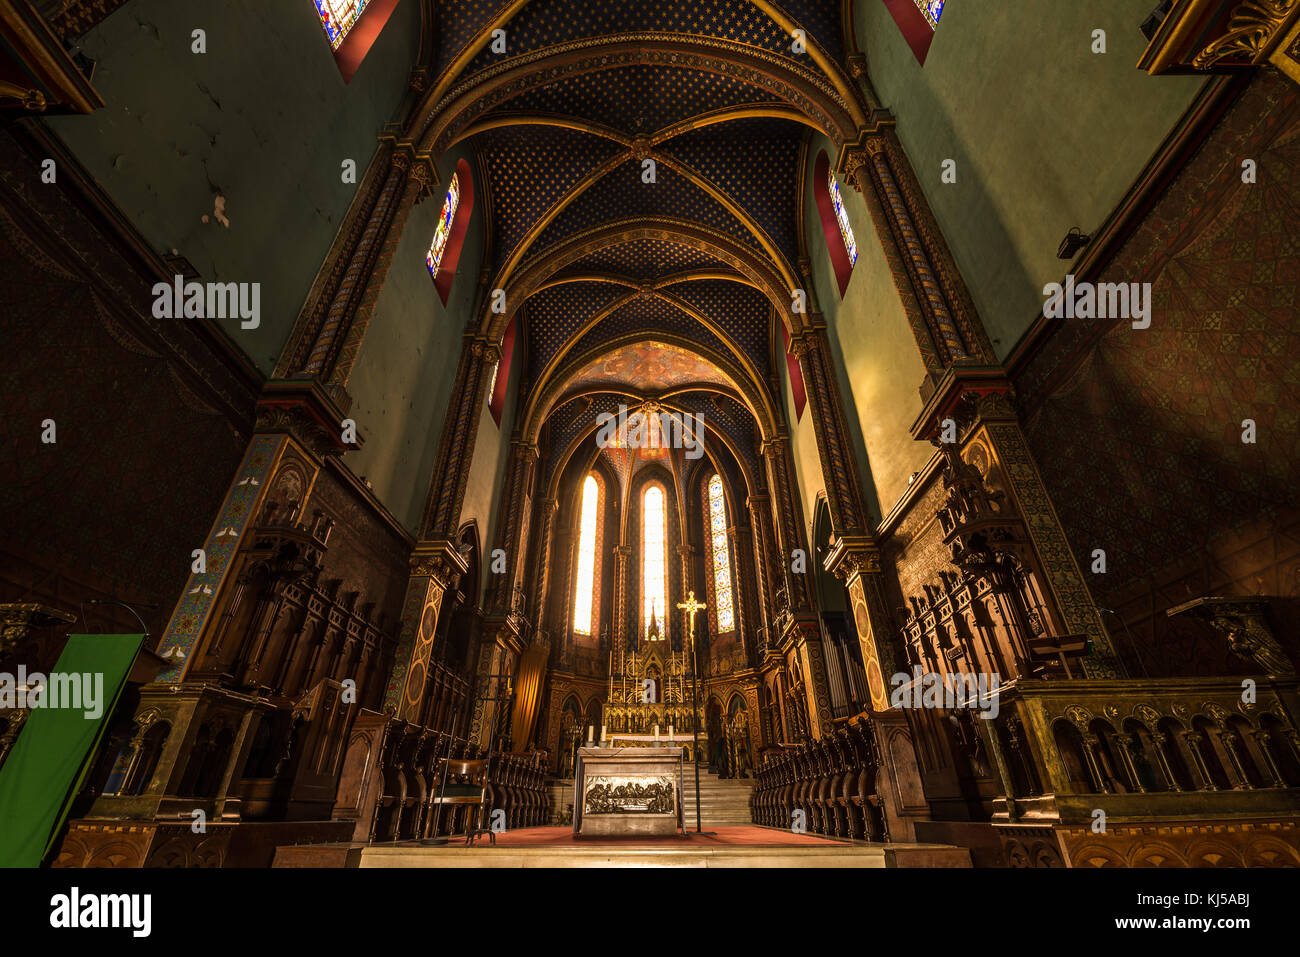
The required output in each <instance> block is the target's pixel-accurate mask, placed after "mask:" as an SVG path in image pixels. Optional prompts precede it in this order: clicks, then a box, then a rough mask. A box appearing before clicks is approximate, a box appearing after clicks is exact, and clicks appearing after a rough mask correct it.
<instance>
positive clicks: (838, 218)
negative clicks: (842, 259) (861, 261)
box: [826, 171, 858, 266]
mask: <svg viewBox="0 0 1300 957" xmlns="http://www.w3.org/2000/svg"><path fill="white" fill-rule="evenodd" d="M826 179H827V184H826V188H827V189H828V190H829V191H830V194H831V205H832V206H834V207H835V222H837V223H839V226H840V236H841V237H842V238H843V239H844V249H845V251H846V252H848V254H849V265H850V266H852V265H855V264H856V263H857V261H858V243H857V240H855V239H854V238H853V227H852V226H850V225H849V214H848V213H846V212H845V211H844V200H843V199H841V198H840V184H839V183H837V182H835V174H834V173H831V172H829V171H828V172H827V174H826Z"/></svg>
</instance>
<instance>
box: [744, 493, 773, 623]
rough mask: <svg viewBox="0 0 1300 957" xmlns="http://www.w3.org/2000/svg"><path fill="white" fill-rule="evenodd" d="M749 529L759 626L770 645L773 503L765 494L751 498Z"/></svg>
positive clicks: (749, 501) (749, 503)
mask: <svg viewBox="0 0 1300 957" xmlns="http://www.w3.org/2000/svg"><path fill="white" fill-rule="evenodd" d="M746 504H747V506H748V507H749V521H750V526H751V527H752V528H753V530H754V583H755V585H756V586H757V591H758V594H757V595H756V596H755V597H756V599H757V603H758V615H759V617H758V620H757V623H758V626H759V627H760V628H761V629H762V631H763V633H764V634H765V635H766V636H767V638H768V641H775V636H774V635H773V634H772V611H771V610H772V607H773V585H772V581H773V576H772V561H773V557H772V556H773V548H774V547H775V546H774V544H773V537H772V503H771V500H770V499H769V498H768V497H767V496H766V495H764V494H761V493H760V494H757V495H751V496H749V499H748V501H747V502H746Z"/></svg>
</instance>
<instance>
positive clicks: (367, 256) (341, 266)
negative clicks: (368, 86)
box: [291, 131, 438, 404]
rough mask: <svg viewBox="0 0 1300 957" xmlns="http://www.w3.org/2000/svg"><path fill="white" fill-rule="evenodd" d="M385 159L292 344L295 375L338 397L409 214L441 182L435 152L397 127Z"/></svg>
mask: <svg viewBox="0 0 1300 957" xmlns="http://www.w3.org/2000/svg"><path fill="white" fill-rule="evenodd" d="M379 160H380V163H379V164H376V165H377V166H378V169H374V170H373V172H374V174H375V175H374V176H373V179H372V180H371V181H370V182H368V183H366V184H365V188H364V189H363V192H362V195H361V197H360V201H359V203H358V206H357V208H356V213H357V215H356V216H355V218H353V220H352V221H351V223H350V224H349V228H348V230H347V233H346V234H345V238H344V240H343V243H342V244H340V245H337V246H336V248H335V249H334V250H332V251H331V257H332V262H331V263H330V268H329V273H328V279H327V280H326V282H325V285H324V288H322V289H321V295H320V297H319V298H318V299H317V300H316V301H315V302H314V303H313V304H312V306H311V307H310V309H309V311H308V312H306V314H305V315H304V316H303V317H302V318H301V319H300V320H299V324H300V326H301V333H302V334H301V335H299V336H296V337H295V338H296V341H295V343H294V345H293V346H292V347H291V349H292V352H294V353H297V355H296V356H293V358H292V359H291V361H295V362H296V363H298V365H297V368H296V370H295V372H294V374H295V375H296V376H310V377H314V378H318V379H321V380H323V381H326V382H328V384H329V389H330V392H331V394H333V395H334V396H335V397H336V398H339V397H340V396H341V395H342V394H343V390H344V388H345V387H346V385H347V381H348V378H349V376H350V375H351V373H352V366H353V364H354V363H355V361H356V357H357V354H358V352H359V351H360V348H361V343H362V341H363V339H364V338H365V333H366V328H367V326H368V325H369V323H370V317H371V315H372V314H373V312H374V307H375V303H376V301H378V298H379V293H380V291H381V290H382V288H383V285H384V280H385V278H386V277H387V275H388V267H389V265H390V264H391V263H392V259H393V254H394V252H395V251H396V249H397V244H398V242H399V241H400V240H401V237H402V230H403V228H404V227H405V225H406V218H407V216H408V215H409V214H410V211H411V208H412V207H413V206H414V205H415V204H416V203H417V202H419V201H420V200H422V199H423V198H425V197H426V196H428V195H430V192H431V190H432V187H433V185H434V184H436V183H437V180H438V176H437V172H436V170H435V169H434V166H433V163H432V161H431V160H430V159H429V157H428V156H427V155H425V156H421V155H418V154H417V153H416V152H415V149H414V147H413V146H412V144H411V143H410V142H408V141H398V140H397V139H396V137H395V136H394V134H393V133H392V131H388V132H386V133H385V136H384V137H383V138H381V151H380V156H379ZM384 160H387V163H386V164H384V162H383V161H384ZM381 171H382V172H381ZM308 343H309V345H310V348H309V350H308V351H307V354H306V356H305V358H304V357H302V351H303V346H304V345H307V344H308ZM344 404H346V403H344Z"/></svg>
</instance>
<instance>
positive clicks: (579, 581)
mask: <svg viewBox="0 0 1300 957" xmlns="http://www.w3.org/2000/svg"><path fill="white" fill-rule="evenodd" d="M599 507H600V486H599V485H598V484H597V483H596V477H595V476H594V475H588V476H587V481H585V482H583V483H582V519H581V522H580V524H579V525H578V572H577V575H575V576H574V584H573V588H574V591H573V632H574V634H577V635H590V634H591V622H592V619H593V618H594V617H595V616H594V611H595V608H596V596H595V590H596V525H597V523H598V520H599V517H600V514H599Z"/></svg>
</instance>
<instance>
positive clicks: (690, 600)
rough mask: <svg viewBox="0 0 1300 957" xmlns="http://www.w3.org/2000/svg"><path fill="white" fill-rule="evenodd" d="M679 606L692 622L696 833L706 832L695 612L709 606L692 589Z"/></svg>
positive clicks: (692, 702)
mask: <svg viewBox="0 0 1300 957" xmlns="http://www.w3.org/2000/svg"><path fill="white" fill-rule="evenodd" d="M677 607H678V608H680V609H682V610H683V611H685V612H686V616H687V619H688V620H689V621H690V623H691V624H690V635H691V706H692V711H691V734H692V737H693V739H694V742H695V833H696V834H703V833H705V832H704V830H703V829H701V827H700V693H699V686H698V685H697V683H696V682H697V681H698V679H697V678H696V675H697V674H698V673H699V670H700V669H699V667H698V665H697V663H696V659H695V613H696V612H697V611H702V610H703V609H704V608H707V607H708V606H707V605H705V604H704V602H701V601H696V600H695V592H693V591H692V592H689V593H688V595H687V598H686V601H684V602H679V603H678V605H677ZM710 833H712V832H710Z"/></svg>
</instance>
